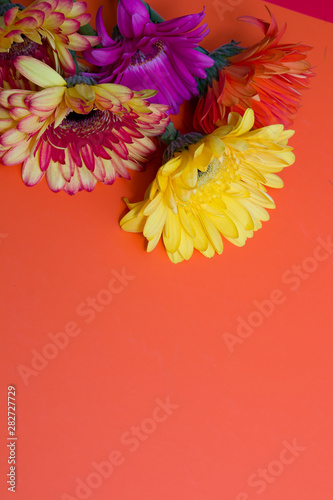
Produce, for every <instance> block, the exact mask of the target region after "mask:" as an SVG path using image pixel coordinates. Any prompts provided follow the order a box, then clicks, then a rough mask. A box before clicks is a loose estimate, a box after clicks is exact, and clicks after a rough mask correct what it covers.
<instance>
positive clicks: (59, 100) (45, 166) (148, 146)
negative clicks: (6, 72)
mask: <svg viewBox="0 0 333 500" xmlns="http://www.w3.org/2000/svg"><path fill="white" fill-rule="evenodd" d="M14 64H15V67H16V69H17V70H18V71H19V72H20V73H21V74H22V75H23V76H24V77H25V78H27V80H29V81H31V82H33V83H34V84H35V85H37V86H38V87H41V88H42V89H41V90H38V91H31V90H21V89H12V90H1V89H0V159H1V162H2V163H3V164H4V165H16V164H18V163H21V162H23V167H22V177H23V181H24V182H25V184H26V185H28V186H33V185H35V184H37V183H38V182H39V181H40V180H41V179H42V178H43V176H44V174H45V175H46V179H47V182H48V185H49V187H50V188H51V189H52V191H55V192H58V191H61V190H64V191H65V192H67V193H69V194H75V193H77V192H78V191H80V190H82V189H85V190H87V191H92V190H93V189H94V187H95V185H96V183H97V181H100V182H103V183H104V184H112V183H113V182H114V180H115V179H116V177H119V176H121V177H125V178H129V174H128V172H127V168H129V169H132V170H133V169H134V170H142V168H143V167H142V163H144V162H146V161H148V159H149V156H150V154H151V153H152V152H154V151H155V149H156V147H155V144H154V143H153V142H152V140H151V139H150V137H153V136H158V135H160V134H162V133H163V132H164V131H165V129H166V127H167V125H168V123H169V116H168V115H167V113H166V111H167V109H168V107H167V106H165V105H162V104H151V103H149V101H148V100H146V99H148V98H150V97H152V96H154V95H155V93H156V91H154V90H142V91H140V92H133V91H132V90H130V89H129V88H127V87H124V86H123V85H117V84H111V83H106V84H102V85H96V84H95V83H94V82H93V81H92V79H89V78H86V77H81V76H80V75H78V76H72V77H69V78H68V79H67V81H66V80H65V79H64V78H62V76H61V75H59V74H58V73H57V72H56V71H54V70H53V69H52V68H50V67H49V66H47V65H46V64H45V63H44V62H42V61H38V60H36V59H34V58H32V57H28V56H19V57H17V58H16V60H15V62H14Z"/></svg>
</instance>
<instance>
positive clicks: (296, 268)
mask: <svg viewBox="0 0 333 500" xmlns="http://www.w3.org/2000/svg"><path fill="white" fill-rule="evenodd" d="M317 243H318V245H317V246H316V247H315V249H314V251H313V254H312V256H309V257H305V258H304V259H303V260H302V262H301V263H300V264H294V265H293V266H291V267H290V268H289V269H287V271H285V272H284V273H283V274H282V276H281V282H282V283H283V285H285V286H287V287H288V288H287V290H283V289H282V288H275V289H274V290H272V291H271V292H270V293H269V294H268V296H267V297H266V298H264V299H260V300H254V301H253V302H252V304H253V306H254V308H253V309H252V310H251V312H250V313H249V314H247V315H246V316H245V317H244V316H238V317H237V319H236V322H237V325H236V328H235V331H234V333H230V332H224V333H223V335H222V337H223V340H224V342H225V344H226V346H227V348H228V351H229V352H230V353H231V354H233V353H234V352H235V349H236V346H239V345H241V344H244V342H245V341H246V340H247V339H249V338H250V337H251V336H252V335H253V333H254V331H255V330H256V329H257V328H260V327H261V326H262V325H263V324H264V322H265V321H267V319H268V318H270V317H271V316H272V315H273V314H274V312H275V310H276V309H277V307H278V306H280V305H282V304H284V303H285V301H286V300H287V292H288V291H291V292H296V291H297V290H298V289H299V287H300V286H301V285H302V283H303V282H304V281H307V280H308V279H309V278H310V277H311V275H312V274H313V273H315V272H316V271H317V269H318V267H319V266H320V264H321V263H322V262H325V261H326V260H328V259H329V257H330V256H331V255H332V254H333V241H332V240H331V236H327V238H325V239H324V238H321V237H319V238H317Z"/></svg>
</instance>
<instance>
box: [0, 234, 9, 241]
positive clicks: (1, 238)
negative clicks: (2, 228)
mask: <svg viewBox="0 0 333 500" xmlns="http://www.w3.org/2000/svg"><path fill="white" fill-rule="evenodd" d="M8 236H9V235H8V234H6V233H0V243H1V242H2V240H5V239H6V238H8Z"/></svg>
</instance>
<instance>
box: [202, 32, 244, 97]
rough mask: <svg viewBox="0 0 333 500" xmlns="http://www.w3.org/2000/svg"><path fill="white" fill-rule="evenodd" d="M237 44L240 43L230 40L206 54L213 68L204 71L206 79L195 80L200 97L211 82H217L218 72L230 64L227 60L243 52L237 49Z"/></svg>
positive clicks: (241, 49) (240, 48)
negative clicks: (212, 62) (211, 60)
mask: <svg viewBox="0 0 333 500" xmlns="http://www.w3.org/2000/svg"><path fill="white" fill-rule="evenodd" d="M239 43H240V42H235V40H231V42H230V43H226V44H225V45H222V46H221V47H219V48H218V49H216V50H213V52H211V53H210V54H208V55H209V57H211V58H212V59H213V61H214V66H212V67H211V68H207V69H206V70H205V71H206V75H207V78H206V79H202V78H197V79H196V80H197V84H198V90H199V94H200V96H204V95H205V94H206V91H207V87H208V86H212V82H213V80H217V78H218V74H219V71H220V70H221V69H222V68H224V67H225V66H228V65H229V64H230V63H229V58H230V57H232V56H236V55H237V54H240V53H241V52H242V51H243V50H245V49H244V48H243V47H239Z"/></svg>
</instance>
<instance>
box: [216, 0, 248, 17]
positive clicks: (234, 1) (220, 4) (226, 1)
mask: <svg viewBox="0 0 333 500" xmlns="http://www.w3.org/2000/svg"><path fill="white" fill-rule="evenodd" d="M242 2H243V0H223V1H222V0H214V1H213V7H214V8H215V10H216V12H217V15H218V16H219V19H220V21H224V19H225V15H226V14H230V13H231V12H233V11H234V9H235V7H237V6H238V5H240V4H241V3H242Z"/></svg>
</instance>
